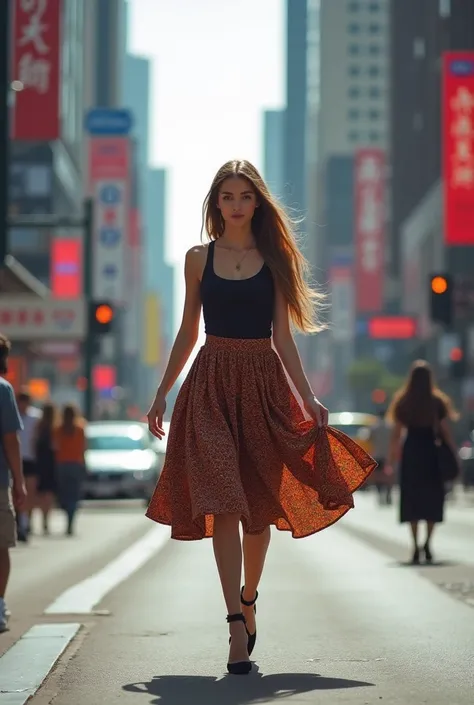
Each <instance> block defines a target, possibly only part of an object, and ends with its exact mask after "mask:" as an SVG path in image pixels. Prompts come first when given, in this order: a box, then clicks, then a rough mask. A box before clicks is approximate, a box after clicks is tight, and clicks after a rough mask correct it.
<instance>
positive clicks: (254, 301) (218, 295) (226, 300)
mask: <svg viewBox="0 0 474 705" xmlns="http://www.w3.org/2000/svg"><path fill="white" fill-rule="evenodd" d="M215 244H216V243H215V241H212V242H211V243H210V244H209V248H208V252H207V261H206V266H205V267H204V272H203V274H202V280H201V300H202V310H203V315H204V325H205V331H206V334H207V335H216V336H218V337H219V338H247V339H249V338H270V337H271V335H272V321H273V306H274V301H275V287H274V283H273V276H272V273H271V271H270V268H269V267H268V266H267V265H266V264H264V265H263V266H262V268H261V269H260V271H259V272H257V274H255V276H253V277H249V278H248V279H223V278H222V277H219V276H217V274H216V273H215V272H214V248H215Z"/></svg>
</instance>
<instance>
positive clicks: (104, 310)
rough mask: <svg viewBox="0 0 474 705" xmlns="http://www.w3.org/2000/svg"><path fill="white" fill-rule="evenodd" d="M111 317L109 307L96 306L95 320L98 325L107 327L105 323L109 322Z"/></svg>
mask: <svg viewBox="0 0 474 705" xmlns="http://www.w3.org/2000/svg"><path fill="white" fill-rule="evenodd" d="M113 317H114V312H113V309H112V307H111V306H109V305H108V304H101V305H100V306H97V308H96V310H95V318H96V321H97V322H98V323H101V324H102V325H107V323H110V322H111V320H112V319H113Z"/></svg>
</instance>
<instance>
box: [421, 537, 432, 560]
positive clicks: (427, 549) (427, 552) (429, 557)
mask: <svg viewBox="0 0 474 705" xmlns="http://www.w3.org/2000/svg"><path fill="white" fill-rule="evenodd" d="M423 552H424V554H425V561H426V562H427V563H432V562H433V554H432V553H431V549H430V545H429V543H428V542H426V543H425V545H424V546H423Z"/></svg>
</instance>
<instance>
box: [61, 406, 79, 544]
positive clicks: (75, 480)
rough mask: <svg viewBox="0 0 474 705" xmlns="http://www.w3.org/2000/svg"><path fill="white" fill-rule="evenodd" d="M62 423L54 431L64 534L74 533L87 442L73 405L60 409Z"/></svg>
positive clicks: (70, 534)
mask: <svg viewBox="0 0 474 705" xmlns="http://www.w3.org/2000/svg"><path fill="white" fill-rule="evenodd" d="M62 416H63V418H62V423H61V425H60V426H59V427H58V428H57V429H56V432H55V434H54V445H55V448H56V461H57V464H58V473H57V478H58V499H59V504H60V506H61V508H62V509H63V510H64V511H65V512H66V516H67V535H68V536H72V535H73V533H74V519H75V516H76V512H77V506H78V504H79V500H80V498H81V494H82V483H83V480H84V474H85V458H84V453H85V450H86V441H85V434H84V426H83V422H82V419H80V418H79V416H78V413H77V411H76V409H75V407H74V406H72V405H71V404H68V405H66V406H65V407H64V409H63V415H62Z"/></svg>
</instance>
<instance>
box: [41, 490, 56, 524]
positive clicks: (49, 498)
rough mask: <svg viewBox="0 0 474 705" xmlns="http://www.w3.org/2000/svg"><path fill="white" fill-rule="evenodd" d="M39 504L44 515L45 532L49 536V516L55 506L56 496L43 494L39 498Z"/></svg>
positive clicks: (47, 493) (50, 493) (48, 493)
mask: <svg viewBox="0 0 474 705" xmlns="http://www.w3.org/2000/svg"><path fill="white" fill-rule="evenodd" d="M38 504H39V506H40V509H41V511H42V513H43V531H44V533H45V534H49V515H50V513H51V510H52V508H53V506H54V495H53V493H52V492H41V493H40V494H39V496H38Z"/></svg>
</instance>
